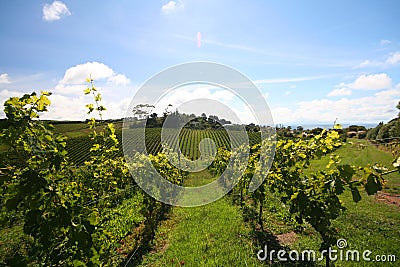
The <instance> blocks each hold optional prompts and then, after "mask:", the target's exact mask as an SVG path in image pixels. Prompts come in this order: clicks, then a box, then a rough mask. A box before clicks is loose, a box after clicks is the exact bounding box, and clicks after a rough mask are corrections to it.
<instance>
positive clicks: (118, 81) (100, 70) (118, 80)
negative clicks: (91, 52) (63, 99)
mask: <svg viewBox="0 0 400 267" xmlns="http://www.w3.org/2000/svg"><path fill="white" fill-rule="evenodd" d="M89 77H91V78H92V79H94V80H95V81H99V80H104V79H106V80H107V82H108V84H109V85H110V84H112V85H116V86H121V85H124V86H125V85H128V84H129V83H130V80H129V79H128V78H127V77H126V76H125V75H124V74H118V73H115V72H114V71H113V70H112V69H111V68H110V67H109V66H107V65H105V64H103V63H99V62H87V63H84V64H79V65H76V66H74V67H71V68H69V69H67V70H66V71H65V74H64V77H63V78H62V80H61V81H60V82H59V83H58V85H57V86H56V87H55V90H56V91H57V92H59V93H62V94H82V91H83V90H84V89H85V88H86V87H87V83H86V79H87V78H89Z"/></svg>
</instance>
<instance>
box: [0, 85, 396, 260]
mask: <svg viewBox="0 0 400 267" xmlns="http://www.w3.org/2000/svg"><path fill="white" fill-rule="evenodd" d="M85 93H86V94H93V95H94V98H95V102H96V108H95V107H94V106H95V105H93V104H89V105H87V108H88V110H89V114H90V113H92V112H94V111H98V112H100V114H101V111H102V110H104V107H102V106H101V105H100V100H101V97H100V95H99V94H98V93H97V91H96V89H95V87H94V86H92V87H91V88H88V89H87V90H86V91H85ZM49 94H50V93H48V92H42V94H41V95H37V94H35V93H32V94H30V95H24V96H23V97H20V98H19V97H13V98H10V99H9V100H8V101H6V103H5V113H6V115H7V119H8V122H9V125H10V126H9V127H8V128H6V129H4V130H2V132H1V142H2V146H3V147H4V148H5V150H4V152H3V153H2V157H1V159H2V161H1V165H0V178H1V189H0V190H1V193H2V194H1V199H0V200H1V206H0V207H1V213H0V221H1V225H2V229H1V238H2V239H1V240H0V242H1V243H0V244H1V247H0V264H2V265H6V266H7V265H8V266H118V265H120V266H137V265H140V264H142V263H146V262H147V264H148V265H149V266H154V265H153V261H152V260H151V255H152V254H154V253H153V252H154V249H156V247H154V246H155V243H154V242H156V241H157V240H158V238H159V235H161V236H163V235H166V233H165V232H168V231H169V230H164V232H158V229H164V228H163V227H164V226H163V227H161V228H160V224H162V223H163V222H168V221H169V219H168V216H169V215H170V214H175V213H174V212H179V210H178V209H179V208H177V207H171V206H169V205H166V204H164V203H162V202H159V201H157V200H156V199H154V198H152V197H150V196H149V195H148V194H146V193H145V192H144V191H143V190H142V189H141V188H139V186H138V185H137V184H136V182H135V180H134V179H133V178H132V177H135V179H141V180H146V179H147V180H148V179H151V178H152V177H154V175H155V173H156V172H157V173H159V174H161V175H162V177H164V178H165V179H167V180H168V181H169V182H171V183H173V184H176V185H190V184H193V183H194V184H196V183H197V182H198V181H195V180H193V179H194V177H197V178H199V175H200V176H204V177H208V178H207V179H208V181H209V180H211V179H212V178H214V177H221V178H222V179H221V180H220V183H219V186H220V187H221V188H222V187H226V186H227V185H229V184H230V183H232V182H233V181H232V175H233V174H234V173H237V172H238V170H241V169H242V170H244V173H243V175H242V176H241V177H240V179H239V180H238V181H237V184H236V186H235V187H233V189H232V190H230V192H229V193H228V195H227V196H226V197H224V198H223V200H222V201H219V202H216V204H213V206H208V207H210V208H211V207H213V212H216V211H217V210H219V209H224V210H230V211H231V212H232V213H234V214H235V223H232V222H229V216H230V214H229V213H228V214H226V213H225V214H224V215H223V217H224V218H225V219H224V220H223V221H222V222H220V223H219V224H218V225H217V226H216V225H215V223H216V221H217V220H218V218H214V219H213V221H212V222H210V223H211V224H210V225H209V226H207V227H206V228H205V229H209V230H208V232H206V233H203V234H199V233H198V232H196V230H195V229H197V228H195V227H194V226H193V221H192V222H190V219H191V216H192V215H193V216H196V218H200V219H198V220H199V221H196V222H195V224H194V225H200V224H201V223H202V220H203V219H204V220H205V221H207V216H208V215H207V212H206V211H205V210H199V209H197V210H193V213H188V215H186V216H187V217H186V218H184V217H182V218H181V220H182V221H186V222H188V223H190V225H192V227H193V228H194V230H193V229H184V231H185V232H184V235H183V237H181V238H180V239H179V242H178V241H177V242H178V243H182V244H188V243H191V241H192V240H190V238H189V239H188V238H186V239H185V236H186V234H187V233H192V232H191V231H194V233H193V235H200V236H199V238H200V239H199V240H198V241H197V242H198V243H195V244H192V247H191V249H190V250H188V251H190V253H188V251H178V253H179V258H182V257H183V256H182V255H187V256H185V257H186V258H185V259H184V260H180V261H179V262H175V258H176V257H177V256H176V255H174V256H173V258H172V259H170V258H160V259H157V261H158V260H160V262H161V263H160V264H157V265H156V266H166V265H167V263H168V264H169V265H171V266H176V264H178V266H182V265H185V260H186V261H188V260H190V259H192V260H193V261H194V262H197V264H198V263H199V262H200V261H201V262H204V264H205V265H208V266H215V265H220V266H224V265H225V266H226V264H232V259H231V258H230V257H229V256H227V258H224V257H223V256H221V257H222V259H221V258H218V257H219V256H218V254H215V252H212V251H213V249H214V251H215V249H217V250H218V251H219V250H226V251H228V250H229V247H230V246H229V245H228V246H222V245H221V246H219V247H218V248H216V247H212V246H213V241H212V240H213V239H216V238H217V237H216V235H217V234H218V233H216V232H213V234H211V231H212V230H211V229H210V227H214V228H215V227H217V228H218V229H220V230H219V231H222V232H224V234H225V237H224V238H230V240H231V241H230V242H234V240H235V238H236V237H237V238H240V240H241V241H240V242H241V243H240V244H242V245H238V244H236V247H235V248H236V249H243V248H245V249H246V250H245V251H242V253H247V254H246V257H247V259H248V261H249V262H252V263H254V264H255V265H258V264H260V262H259V261H257V258H256V256H257V255H256V253H255V252H254V250H256V249H257V248H258V249H259V248H260V247H262V246H263V245H265V243H263V242H270V241H271V240H272V237H271V232H270V230H269V229H273V227H274V224H272V223H269V222H270V221H269V220H270V218H271V217H272V216H276V215H277V211H279V214H285V216H284V218H283V219H282V222H280V224H283V223H285V224H287V225H290V226H291V227H293V229H295V230H296V232H297V234H298V235H300V234H304V233H306V232H311V233H312V235H314V236H316V238H315V240H316V241H315V242H316V243H317V244H318V248H317V249H319V250H320V251H324V250H325V251H326V250H329V249H331V248H334V247H335V246H336V241H337V240H338V238H339V237H340V236H341V235H343V232H342V233H341V232H340V229H338V227H337V224H336V221H337V220H338V219H340V218H341V215H342V214H344V212H345V211H346V206H348V205H350V203H353V204H355V203H363V201H364V198H367V199H368V195H375V194H377V193H378V192H379V191H381V190H382V189H383V188H384V186H385V184H386V180H385V178H387V177H393V176H391V175H398V174H397V173H398V172H399V168H400V166H399V164H397V163H398V160H397V162H396V161H394V164H393V167H394V168H391V169H388V168H385V167H384V166H383V165H379V164H374V165H371V164H367V165H365V166H356V165H354V164H350V163H346V162H342V160H341V157H340V155H339V153H338V151H340V149H342V148H343V147H345V146H346V144H345V143H344V142H342V141H341V140H340V138H339V134H338V133H337V131H335V130H330V131H323V132H322V133H320V134H318V135H316V136H314V137H312V138H309V139H300V138H294V139H284V140H274V139H266V140H262V141H261V137H260V135H259V133H254V132H248V133H247V136H243V135H241V134H239V132H237V133H236V132H234V133H233V134H232V140H230V137H229V135H228V134H227V133H226V132H225V131H224V130H194V129H183V130H182V131H181V132H180V133H179V138H176V139H174V137H173V136H174V135H173V133H174V132H173V130H168V129H164V131H165V133H164V137H165V138H166V140H169V141H170V142H169V143H170V144H172V146H174V147H177V146H179V147H180V150H181V151H182V153H183V154H184V156H186V157H187V158H189V159H191V160H195V159H197V158H199V156H200V151H207V152H208V153H213V152H216V158H215V160H214V161H213V162H212V164H211V165H210V166H209V167H208V169H205V170H204V171H203V173H204V174H201V173H200V174H195V173H194V174H193V173H192V174H189V173H188V172H186V171H181V170H179V169H178V168H176V167H175V166H174V165H172V164H171V162H170V161H169V160H168V158H167V156H166V155H165V154H164V153H160V152H162V145H161V133H162V130H161V129H159V128H147V129H146V134H145V137H144V138H145V144H146V150H147V151H148V152H149V154H148V155H145V154H143V153H141V152H143V151H141V149H140V148H138V149H137V146H135V145H133V144H134V142H135V140H136V141H137V140H138V139H140V136H141V135H140V134H139V132H135V131H136V130H134V129H131V130H130V131H129V134H128V135H127V136H124V142H125V143H126V145H127V146H130V142H133V143H132V146H133V147H134V148H136V149H137V151H136V153H135V154H134V157H133V158H134V160H133V161H130V162H129V163H127V162H126V161H125V159H124V157H122V155H123V151H122V146H121V143H122V142H121V141H122V130H121V128H117V129H116V128H115V126H114V125H113V124H112V123H109V124H102V125H99V124H98V123H97V122H96V120H95V119H92V120H90V121H89V122H88V124H87V127H84V131H88V132H89V134H88V135H87V136H79V137H74V138H67V137H66V136H64V135H62V134H56V133H54V127H53V126H51V125H49V124H48V123H46V122H42V121H40V120H38V118H39V114H40V113H41V112H44V111H46V110H47V107H48V106H49V104H50V101H49V99H48V97H47V96H48V95H49ZM74 127H75V126H74ZM59 129H61V128H59ZM82 129H83V128H82V127H81V126H77V127H76V128H75V130H76V131H81V130H82ZM64 131H68V127H66V128H65V129H64ZM61 132H62V131H60V133H61ZM205 138H209V139H211V140H213V141H214V143H215V145H216V146H215V149H216V150H215V151H213V150H212V149H213V148H212V146H206V145H205V143H202V142H201V141H202V140H204V139H205ZM247 138H248V139H249V143H250V146H245V145H241V144H243V143H244V142H243V140H244V139H247ZM139 141H143V140H139ZM232 144H238V145H239V149H236V150H233V149H231V145H232ZM143 149H144V148H143ZM274 150H275V156H274V157H273V158H272V157H268V155H269V156H271V153H269V152H271V151H274ZM243 151H250V157H249V158H248V159H247V158H245V159H244V160H243V157H242V156H241V155H242V152H243ZM266 151H267V153H266ZM266 155H267V156H266ZM172 156H173V157H174V158H175V159H176V158H179V155H178V154H173V155H172ZM230 158H233V159H234V160H233V161H232V162H233V166H231V167H229V165H228V162H229V160H230ZM272 159H273V160H272ZM319 160H327V162H325V163H324V166H322V167H318V168H315V167H313V166H315V162H316V161H319ZM386 163H387V162H386ZM243 164H244V165H243ZM396 164H397V165H396ZM268 165H270V169H268V168H267V167H268ZM243 166H244V168H243ZM254 178H256V179H255V180H254ZM199 179H201V177H200V178H199ZM390 179H392V178H390ZM254 181H256V182H258V183H259V184H258V186H257V187H256V188H253V186H254ZM161 193H164V194H167V195H168V194H171V195H173V193H174V192H161ZM176 197H180V196H179V195H177V196H176ZM342 199H345V200H346V201H342ZM272 200H273V201H274V203H275V204H277V205H275V206H273V205H272V204H271V201H272ZM218 205H221V206H218ZM232 206H233V207H232ZM219 207H220V208H219ZM222 207H224V208H222ZM205 209H207V207H206V208H205ZM379 209H380V210H381V209H382V207H381V206H379ZM171 210H172V211H171ZM180 212H182V210H181V211H180ZM241 213H243V214H242V215H241ZM176 216H178V215H176ZM180 216H183V215H180ZM371 216H373V215H371ZM178 217H179V216H178ZM178 217H176V218H178ZM245 218H246V219H245ZM389 219H390V220H389ZM244 220H245V221H246V222H245V221H244ZM357 220H359V219H354V222H357ZM377 220H378V219H377ZM388 221H390V223H388V224H389V225H396V222H398V220H397V219H396V218H392V217H390V218H388ZM267 222H268V224H267ZM179 223H180V222H179V221H175V222H174V223H173V224H179ZM233 225H234V227H235V228H234V229H233V228H230V226H233ZM249 225H252V229H251V227H250V226H249ZM388 227H389V229H390V231H391V232H389V233H390V234H392V236H394V238H395V236H396V234H398V229H397V230H392V228H394V227H392V228H391V226H388ZM214 228H213V229H214ZM235 229H236V230H235ZM237 229H241V230H240V231H241V233H242V232H243V233H246V235H249V236H247V237H243V236H242V234H238V233H237V232H235V231H237ZM229 231H232V232H229ZM368 231H370V229H368ZM368 231H367V232H368ZM380 231H381V230H380ZM382 231H383V230H382ZM251 233H252V234H251ZM345 233H347V234H349V235H350V233H349V232H345ZM385 233H386V235H388V234H387V232H385ZM364 234H365V232H364ZM366 235H367V234H366ZM181 236H182V234H181ZM397 236H398V235H397ZM388 238H390V237H388ZM155 240H156V241H155ZM204 240H205V241H204ZM215 242H216V243H217V242H223V241H221V240H216V241H215ZM175 244H176V243H173V244H170V246H171V247H172V248H173V246H174V245H175ZM218 244H221V243H218ZM160 246H161V247H164V246H165V247H166V243H164V244H163V245H160ZM172 248H171V249H172ZM281 248H283V247H281ZM166 249H167V250H168V248H166ZM161 251H162V249H161ZM194 251H196V253H194ZM389 252H391V251H390V248H389ZM185 253H186V254H185ZM202 253H210V254H207V255H208V256H209V257H211V258H212V260H210V259H208V258H207V257H204V256H202V257H201V256H200V255H202ZM229 253H233V254H232V255H231V256H232V257H234V258H235V259H240V258H243V257H241V256H240V253H239V254H236V251H230V252H229ZM391 253H392V252H391ZM161 254H162V253H161ZM222 254H223V253H222ZM166 255H169V254H168V253H167V254H166ZM193 255H196V257H197V258H196V257H193ZM322 255H323V254H322ZM160 257H162V255H161V256H160ZM154 261H156V259H154ZM194 262H192V263H191V265H190V264H188V265H189V266H193V265H194V266H196V265H195V263H194ZM309 263H310V262H308V263H307V264H309ZM302 264H303V263H302ZM304 264H305V263H304ZM330 264H331V261H330V259H329V258H328V257H326V256H325V265H326V266H329V265H330Z"/></svg>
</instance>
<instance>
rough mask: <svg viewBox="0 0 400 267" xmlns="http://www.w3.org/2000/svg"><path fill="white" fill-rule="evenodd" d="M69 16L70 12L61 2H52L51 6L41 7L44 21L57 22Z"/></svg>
mask: <svg viewBox="0 0 400 267" xmlns="http://www.w3.org/2000/svg"><path fill="white" fill-rule="evenodd" d="M69 15H71V12H70V11H69V9H68V7H67V6H66V5H65V4H64V3H63V2H61V1H54V2H53V3H51V4H45V5H44V7H43V19H44V20H46V21H53V20H59V19H61V18H62V17H65V16H69Z"/></svg>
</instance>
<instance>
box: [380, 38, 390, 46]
mask: <svg viewBox="0 0 400 267" xmlns="http://www.w3.org/2000/svg"><path fill="white" fill-rule="evenodd" d="M391 43H392V42H391V41H390V40H385V39H384V40H381V41H380V44H381V45H387V44H391Z"/></svg>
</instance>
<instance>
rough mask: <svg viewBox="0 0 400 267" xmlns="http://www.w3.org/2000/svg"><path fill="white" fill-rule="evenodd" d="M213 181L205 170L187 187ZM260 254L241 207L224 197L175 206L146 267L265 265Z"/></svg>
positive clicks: (189, 182)
mask: <svg viewBox="0 0 400 267" xmlns="http://www.w3.org/2000/svg"><path fill="white" fill-rule="evenodd" d="M212 180H213V177H212V176H211V175H210V174H209V173H208V172H207V171H202V172H198V173H193V174H191V175H190V177H189V179H188V181H187V184H190V185H191V186H194V185H196V184H204V183H205V182H207V181H208V182H210V181H212ZM257 251H258V249H256V248H255V246H254V244H253V242H252V229H251V228H250V227H249V226H248V225H246V224H245V223H244V222H243V216H242V212H241V210H240V208H239V207H237V206H234V205H232V204H231V200H230V199H229V198H228V197H224V198H221V199H219V200H218V201H215V202H213V203H211V204H208V205H205V206H200V207H192V208H183V207H173V208H172V211H171V214H170V217H169V219H168V220H166V221H164V222H163V223H162V224H161V226H160V227H159V228H158V230H157V233H156V239H155V242H154V250H153V251H152V252H151V253H149V254H148V255H147V256H146V257H145V258H144V259H143V262H142V266H180V265H186V266H262V264H261V263H260V262H259V261H258V260H257V257H256V253H257Z"/></svg>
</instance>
